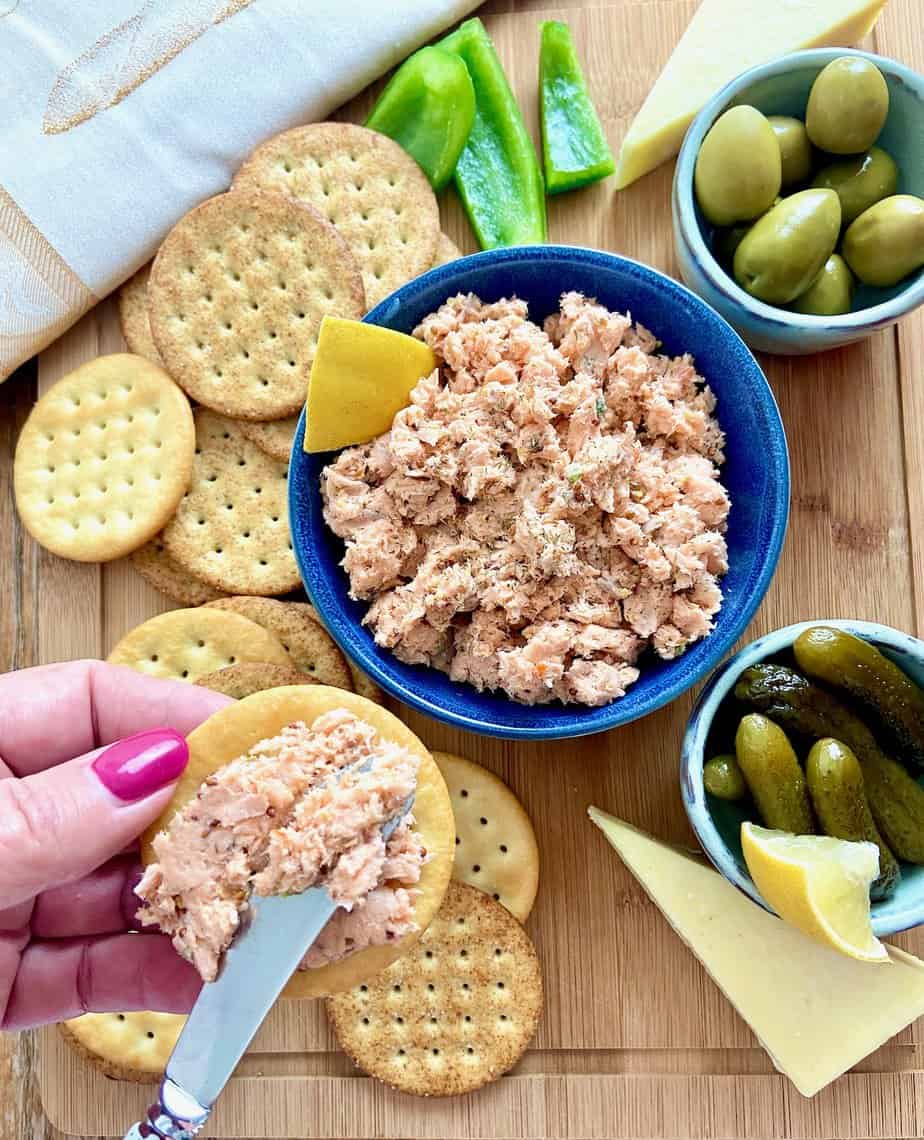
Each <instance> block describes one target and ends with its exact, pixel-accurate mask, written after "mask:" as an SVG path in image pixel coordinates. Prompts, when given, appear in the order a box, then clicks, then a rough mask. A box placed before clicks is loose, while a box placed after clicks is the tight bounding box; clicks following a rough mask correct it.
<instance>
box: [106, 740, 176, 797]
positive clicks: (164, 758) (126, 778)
mask: <svg viewBox="0 0 924 1140" xmlns="http://www.w3.org/2000/svg"><path fill="white" fill-rule="evenodd" d="M187 760H189V748H188V747H187V745H186V741H185V740H184V739H183V737H182V736H180V734H179V733H178V732H174V731H173V729H172V728H152V729H150V730H149V731H147V732H136V733H135V734H134V736H126V737H125V739H124V740H118V741H116V743H115V744H110V746H109V747H108V748H107V749H106V750H105V752H101V753H100V754H99V756H97V758H96V759H95V760H94V761H93V771H94V772H95V773H96V774H97V776H98V777H99V779H100V781H101V783H103V784H105V786H106V787H107V788H108V789H109V791H110V792H112V794H113V795H114V796H118V798H119V799H120V800H126V801H129V800H143V799H144V797H145V796H150V795H153V794H154V792H157V791H159V790H160V789H161V788H163V787H165V786H166V785H167V784H172V783H173V781H174V780H176V779H177V777H178V776H179V775H180V773H181V772H182V771H183V769H184V768H185V767H186V762H187Z"/></svg>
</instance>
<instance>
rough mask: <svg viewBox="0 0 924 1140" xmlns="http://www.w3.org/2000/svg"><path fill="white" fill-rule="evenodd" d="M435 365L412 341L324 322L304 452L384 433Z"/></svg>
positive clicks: (376, 329) (338, 320)
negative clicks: (416, 386)
mask: <svg viewBox="0 0 924 1140" xmlns="http://www.w3.org/2000/svg"><path fill="white" fill-rule="evenodd" d="M436 363H437V362H436V357H435V356H434V355H433V353H432V352H431V350H430V349H429V348H428V347H427V346H426V345H425V344H424V343H423V341H420V340H417V339H416V338H415V337H412V336H405V334H404V333H399V332H394V331H393V330H392V329H384V328H381V327H380V326H379V325H368V324H364V323H363V322H362V321H348V320H345V319H344V318H342V317H325V318H324V320H323V321H322V322H321V331H320V333H319V335H318V346H317V348H316V349H315V353H314V361H313V362H312V365H311V376H310V377H309V380H308V405H307V409H306V413H305V444H304V447H305V451H309V452H316V451H335V450H337V449H338V448H341V447H349V446H351V445H352V444H355V443H366V442H367V441H368V440H370V439H375V437H376V436H377V435H381V434H382V433H383V432H386V431H388V430H389V429H390V428H391V422H392V420H393V419H394V418H395V413H396V412H400V411H401V409H402V408H406V407H407V405H408V404H409V403H410V395H411V391H412V390H413V388H414V386H415V385H416V383H417V381H418V380H420V378H421V377H422V376H428V375H429V374H430V373H431V372H432V371H433V369H434V368H435V367H436Z"/></svg>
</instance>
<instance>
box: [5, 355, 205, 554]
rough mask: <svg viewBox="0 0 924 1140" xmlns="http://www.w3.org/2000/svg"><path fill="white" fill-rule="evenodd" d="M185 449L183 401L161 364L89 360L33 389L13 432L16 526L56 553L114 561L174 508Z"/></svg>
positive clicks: (185, 475) (184, 471) (185, 467)
mask: <svg viewBox="0 0 924 1140" xmlns="http://www.w3.org/2000/svg"><path fill="white" fill-rule="evenodd" d="M194 448H195V439H194V428H193V417H192V412H191V410H190V407H189V401H188V400H187V399H186V396H185V395H184V394H183V392H182V391H181V390H180V389H179V388H178V387H177V386H176V384H174V382H173V381H172V380H171V379H170V377H169V376H168V375H167V373H166V372H165V371H164V370H163V369H162V368H158V367H157V365H156V364H152V363H151V362H150V361H149V360H145V359H144V357H141V356H134V355H132V354H130V353H127V352H120V353H115V354H113V355H112V356H100V357H97V358H96V359H95V360H91V361H88V362H87V363H86V364H82V365H81V366H80V367H79V368H76V369H74V371H73V372H69V373H68V374H67V375H66V376H64V377H62V378H61V379H60V380H59V381H58V382H57V384H55V385H54V386H53V387H51V388H50V389H49V390H48V391H47V392H46V393H45V395H44V396H42V398H41V399H40V400H39V401H38V403H37V404H36V405H35V407H34V408H33V409H32V411H31V412H30V413H29V418H28V419H27V420H26V423H25V426H24V427H23V429H22V432H21V433H20V436H19V441H18V442H17V444H16V457H15V460H14V464H13V481H14V487H15V492H16V505H17V507H18V509H19V515H20V517H21V519H22V521H23V525H24V526H25V527H26V529H27V530H28V531H29V533H30V534H31V535H32V537H33V538H34V539H35V540H36V542H38V543H40V544H41V545H42V546H44V547H45V548H46V549H47V550H50V551H52V553H54V554H58V555H60V556H61V557H62V558H72V559H74V560H76V561H78V562H109V561H111V560H112V559H114V558H121V557H122V556H123V555H125V554H129V553H131V551H133V550H136V549H137V548H138V547H139V546H142V545H143V544H144V543H145V542H147V541H148V539H149V538H152V537H153V536H154V535H155V534H156V533H157V532H158V531H159V530H160V529H161V527H162V526H163V525H164V523H165V522H166V521H167V519H169V518H170V516H171V515H172V514H173V512H174V510H175V509H176V507H177V504H178V503H179V502H180V500H181V499H182V497H183V495H184V493H185V491H186V488H187V486H188V484H189V479H190V474H191V471H192V465H193V452H194Z"/></svg>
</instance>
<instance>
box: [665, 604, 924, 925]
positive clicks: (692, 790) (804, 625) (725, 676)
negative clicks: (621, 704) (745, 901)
mask: <svg viewBox="0 0 924 1140" xmlns="http://www.w3.org/2000/svg"><path fill="white" fill-rule="evenodd" d="M816 625H827V626H834V627H835V628H836V629H844V630H847V632H848V633H853V634H855V635H856V636H857V637H862V638H863V639H864V640H868V641H871V642H873V643H877V644H879V645H885V646H888V647H889V648H890V649H897V650H902V651H904V652H906V653H908V654H909V656H912V657H915V658H917V659H918V660H920V661H922V662H924V641H921V640H920V639H919V638H917V637H914V636H913V635H912V634H910V633H903V632H902V631H901V630H900V629H894V628H893V627H892V626H888V625H880V624H879V623H878V622H873V621H853V620H850V619H845V618H820V619H817V618H816V619H815V620H814V621H800V622H797V623H796V624H795V625H787V626H783V627H782V628H781V629H775V630H773V631H772V632H771V633H768V634H765V635H764V636H763V637H760V638H758V639H757V641H752V642H751V643H750V645H746V646H745V647H744V648H743V649H741V650H740V651H739V652H738V653H736V654H735V655H734V657H730V658H729V659H728V660H727V661H726V662H724V664H722V665H720V666H719V668H718V669H716V671H715V672H714V673H713V674H712V676H711V677H710V678H709V681H708V682H707V683H706V686H705V687H704V688H703V690H702V692H701V693H700V695H699V697H698V698H697V701H696V704H695V705H694V706H693V711H692V712H691V713H690V719H689V720H688V721H687V728H686V732H685V733H684V738H683V748H682V750H681V754H680V792H681V796H682V797H683V806H684V808H685V809H686V813H687V817H688V818H689V820H690V825H691V827H692V828H693V831H694V832H695V834H696V838H697V839H698V840H699V843H700V846H701V847H702V849H703V851H705V853H706V855H707V856H708V858H709V861H710V863H712V865H713V866H714V867H715V869H716V870H717V871H719V872H721V874H722V875H724V876H725V878H726V879H728V881H729V882H730V883H733V884H734V886H736V887H738V889H739V890H741V891H744V893H745V894H746V895H748V896H749V897H750V898H752V899H753V900H754V902H756V903H758V904H759V905H760V906H762V907H763V908H764V910H767V911H771V913H772V908H771V907H770V906H768V905H767V903H766V902H765V901H764V898H763V896H762V895H761V893H760V891H758V889H757V887H756V886H755V885H754V881H753V879H752V878H751V877H750V875H748V874H747V873H746V872H743V871H742V870H741V869H740V868H739V866H738V862H737V860H736V859H735V858H734V857H733V856H732V855H731V853H730V852H729V850H728V845H727V844H726V843H725V840H724V839H723V838H722V836H721V834H720V833H719V829H718V828H717V827H716V825H715V822H714V820H713V818H712V812H711V811H710V809H709V803H708V800H707V797H706V789H705V786H704V785H703V760H704V756H705V748H706V742H707V740H708V737H709V730H710V728H711V727H712V722H713V719H714V718H715V714H716V712H717V711H718V709H719V706H720V705H721V703H722V701H724V700H725V698H726V697H727V696H728V694H729V693H730V692H731V690H732V688H733V687H734V684H735V682H736V681H737V679H738V678H739V677H740V676H741V674H742V673H743V672H744V670H745V669H747V668H748V666H750V665H756V664H757V663H758V662H759V661H763V660H765V659H766V658H768V657H772V656H773V655H774V654H777V653H780V652H781V651H782V650H784V649H787V648H788V647H789V646H790V645H792V643H793V642H794V641H795V640H796V638H797V637H798V636H799V634H800V633H802V632H803V630H806V629H811V627H812V626H816ZM922 922H924V900H922V901H920V902H918V903H916V904H912V905H909V906H906V907H903V908H901V909H900V910H893V909H892V908H891V907H890V913H889V914H888V916H887V917H886V918H882V917H881V916H879V915H877V914H876V904H875V903H874V904H873V931H874V932H875V933H876V935H878V936H879V937H884V936H887V935H890V934H899V933H901V932H902V931H903V930H910V929H911V928H912V927H914V926H918V925H920V924H921V923H922Z"/></svg>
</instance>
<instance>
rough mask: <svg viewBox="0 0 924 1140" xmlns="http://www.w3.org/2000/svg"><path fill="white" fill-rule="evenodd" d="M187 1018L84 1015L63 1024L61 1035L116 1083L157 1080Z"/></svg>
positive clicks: (140, 1013)
mask: <svg viewBox="0 0 924 1140" xmlns="http://www.w3.org/2000/svg"><path fill="white" fill-rule="evenodd" d="M185 1024H186V1018H185V1017H182V1016H181V1015H180V1014H177V1013H153V1012H151V1011H149V1010H138V1011H136V1012H134V1013H85V1014H84V1015H83V1016H82V1017H74V1018H71V1020H70V1021H62V1022H61V1023H60V1024H59V1026H58V1028H59V1030H60V1031H61V1036H62V1037H63V1038H64V1040H65V1041H66V1042H67V1043H68V1045H70V1046H71V1048H72V1049H74V1050H76V1052H78V1053H79V1054H80V1055H81V1057H83V1058H85V1059H86V1060H87V1061H89V1062H90V1064H91V1065H93V1066H94V1068H97V1069H99V1070H100V1072H102V1073H105V1074H106V1076H107V1077H112V1078H113V1079H114V1080H117V1081H137V1082H139V1083H150V1082H154V1081H158V1080H160V1078H161V1077H162V1076H163V1073H164V1069H166V1067H167V1061H168V1059H169V1057H170V1054H171V1053H172V1052H173V1048H174V1046H175V1045H176V1043H177V1041H178V1040H179V1036H180V1033H181V1031H182V1029H183V1026H184V1025H185Z"/></svg>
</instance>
